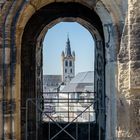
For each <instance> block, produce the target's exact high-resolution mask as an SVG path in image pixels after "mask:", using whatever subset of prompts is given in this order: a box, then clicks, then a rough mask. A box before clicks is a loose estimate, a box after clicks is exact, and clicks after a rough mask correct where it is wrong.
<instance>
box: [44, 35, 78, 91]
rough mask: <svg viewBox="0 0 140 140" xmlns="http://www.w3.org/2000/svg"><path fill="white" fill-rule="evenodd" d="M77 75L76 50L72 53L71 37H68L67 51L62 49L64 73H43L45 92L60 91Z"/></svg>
mask: <svg viewBox="0 0 140 140" xmlns="http://www.w3.org/2000/svg"><path fill="white" fill-rule="evenodd" d="M74 76H75V52H74V51H73V53H71V46H70V39H69V37H68V38H67V42H66V47H65V52H64V51H62V75H43V92H54V91H59V90H61V89H60V88H62V86H61V85H66V84H68V83H69V82H70V81H71V80H72V79H73V78H74Z"/></svg>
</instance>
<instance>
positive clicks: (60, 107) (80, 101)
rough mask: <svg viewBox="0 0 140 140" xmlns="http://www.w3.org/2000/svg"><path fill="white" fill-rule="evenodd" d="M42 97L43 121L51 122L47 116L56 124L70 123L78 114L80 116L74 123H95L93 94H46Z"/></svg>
mask: <svg viewBox="0 0 140 140" xmlns="http://www.w3.org/2000/svg"><path fill="white" fill-rule="evenodd" d="M43 97H44V99H43V101H44V109H43V112H42V113H43V121H46V122H48V121H51V120H50V119H49V118H48V116H46V114H47V115H49V116H50V117H51V118H53V120H55V121H57V122H71V121H72V120H73V119H74V118H75V117H76V116H78V115H79V114H80V113H82V114H81V115H80V116H79V117H78V118H77V119H76V120H75V121H77V122H92V121H95V111H94V109H93V106H92V105H93V101H94V93H93V92H82V93H81V92H59V93H58V92H55V93H54V92H48V93H44V94H43ZM85 109H86V110H85ZM84 110H85V111H84ZM83 111H84V112H83Z"/></svg>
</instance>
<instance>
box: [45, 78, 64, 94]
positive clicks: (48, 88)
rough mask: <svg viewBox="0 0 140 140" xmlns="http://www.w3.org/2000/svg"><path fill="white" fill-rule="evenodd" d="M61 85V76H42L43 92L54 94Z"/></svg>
mask: <svg viewBox="0 0 140 140" xmlns="http://www.w3.org/2000/svg"><path fill="white" fill-rule="evenodd" d="M61 83H62V75H44V76H43V92H54V91H57V90H59V89H58V87H59V85H60V84H61Z"/></svg>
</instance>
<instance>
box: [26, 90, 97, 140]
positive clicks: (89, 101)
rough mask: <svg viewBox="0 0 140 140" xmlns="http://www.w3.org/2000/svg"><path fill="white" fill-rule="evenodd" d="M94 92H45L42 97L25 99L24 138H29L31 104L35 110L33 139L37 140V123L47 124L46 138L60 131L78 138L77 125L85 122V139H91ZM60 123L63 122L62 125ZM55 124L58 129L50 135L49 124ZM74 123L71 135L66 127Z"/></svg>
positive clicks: (49, 139) (73, 139)
mask: <svg viewBox="0 0 140 140" xmlns="http://www.w3.org/2000/svg"><path fill="white" fill-rule="evenodd" d="M94 97H95V93H94V92H47V93H44V94H43V97H42V98H38V99H27V101H26V138H25V139H26V140H29V139H31V138H30V136H29V135H30V134H29V133H32V134H33V132H29V127H28V126H29V124H28V123H29V116H30V114H29V112H30V111H29V110H30V107H31V104H32V105H34V107H35V110H36V117H35V119H36V125H35V126H36V132H35V133H34V134H35V135H36V136H35V139H36V140H38V136H39V135H38V129H39V123H41V122H42V123H43V122H44V123H46V124H49V125H48V127H49V128H48V132H47V133H48V138H47V139H48V140H54V139H55V138H56V137H57V136H58V135H60V134H61V133H65V134H67V136H69V138H70V139H72V140H78V125H79V123H85V124H87V126H88V129H86V131H87V133H88V135H87V138H86V139H87V140H91V138H90V135H91V133H90V132H91V131H90V129H91V126H90V125H91V123H93V122H95V110H94V107H93V104H94V101H95V100H94ZM61 123H63V124H64V123H65V124H66V125H65V126H62V125H61ZM51 124H53V125H54V124H55V125H56V126H57V127H58V128H59V131H58V132H56V134H53V136H52V135H51V129H50V125H51ZM72 124H75V127H76V128H75V134H74V135H72V134H71V133H70V132H69V131H68V130H67V129H68V127H70V125H72Z"/></svg>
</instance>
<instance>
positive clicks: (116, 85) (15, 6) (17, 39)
mask: <svg viewBox="0 0 140 140" xmlns="http://www.w3.org/2000/svg"><path fill="white" fill-rule="evenodd" d="M54 1H55V2H78V3H80V4H82V5H85V6H87V7H88V8H90V9H94V10H95V11H96V12H97V14H98V15H99V17H100V18H101V21H102V23H103V28H104V36H105V44H106V48H105V51H106V53H105V57H106V60H105V61H106V95H107V96H106V115H107V125H106V126H107V131H106V132H107V134H106V139H107V140H113V139H115V137H119V138H120V139H121V140H122V139H124V140H129V139H130V140H139V139H140V119H139V118H140V110H139V108H140V2H139V0H94V1H91V0H47V1H46V0H28V1H25V0H14V1H6V0H1V1H0V139H2V137H3V136H2V133H3V129H5V137H6V138H7V139H11V138H12V137H15V139H17V140H20V125H21V124H20V123H21V122H20V112H19V110H20V101H21V98H20V95H21V93H20V92H21V84H20V83H21V78H20V77H21V40H22V34H23V31H24V28H25V25H26V23H27V21H28V20H29V19H30V18H31V16H32V15H33V14H34V13H35V12H36V10H38V9H40V8H41V7H43V6H45V5H46V4H49V3H52V2H54ZM127 3H128V4H127ZM122 31H123V32H122ZM117 53H118V59H117ZM117 64H118V69H117ZM2 101H5V106H6V109H7V108H8V106H10V108H9V109H10V110H11V109H12V108H14V106H12V107H11V103H13V105H15V110H14V112H13V113H12V112H11V111H12V110H11V111H10V112H7V114H4V112H2ZM116 102H117V106H116ZM1 120H2V121H1ZM110 120H111V121H110ZM2 122H3V123H2ZM14 126H15V127H14ZM13 127H14V128H15V129H14V130H12V129H11V128H13ZM1 129H2V130H1ZM11 130H12V131H11ZM115 130H116V132H117V136H116V134H115ZM119 138H118V139H119Z"/></svg>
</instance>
